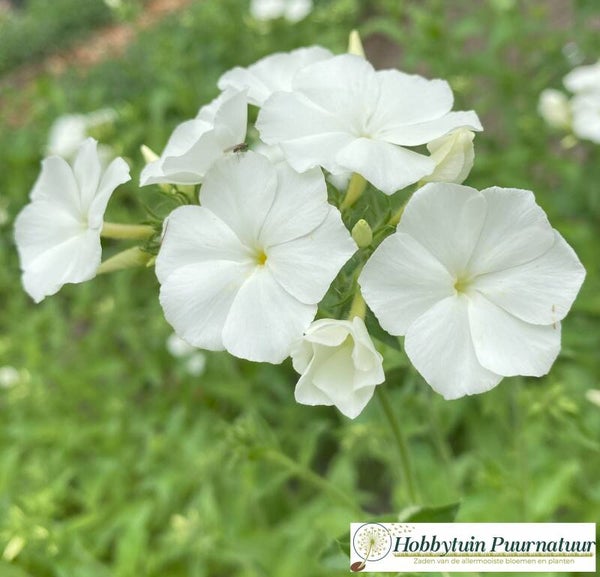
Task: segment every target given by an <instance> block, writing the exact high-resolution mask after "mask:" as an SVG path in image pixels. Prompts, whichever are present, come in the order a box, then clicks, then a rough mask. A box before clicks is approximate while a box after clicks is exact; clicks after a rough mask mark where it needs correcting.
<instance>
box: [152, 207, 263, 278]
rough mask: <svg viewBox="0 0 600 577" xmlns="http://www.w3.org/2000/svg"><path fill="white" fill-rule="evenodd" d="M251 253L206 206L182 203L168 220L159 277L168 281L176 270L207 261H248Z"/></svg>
mask: <svg viewBox="0 0 600 577" xmlns="http://www.w3.org/2000/svg"><path fill="white" fill-rule="evenodd" d="M252 256H253V255H252V254H251V252H250V251H249V250H248V248H247V247H245V246H244V245H242V243H241V242H240V240H239V238H238V237H237V235H236V234H235V233H234V232H233V231H232V230H231V229H230V228H229V227H228V226H227V225H226V224H225V223H224V222H223V221H222V220H221V219H220V218H218V217H217V216H215V215H214V214H213V213H212V212H211V211H209V210H207V209H206V208H205V207H200V206H181V207H179V208H177V209H175V210H174V211H173V212H172V213H171V214H170V215H169V216H168V217H167V221H166V223H165V232H164V238H163V240H162V244H161V247H160V251H159V253H158V256H157V258H156V276H157V278H158V280H159V282H161V283H163V282H165V281H166V280H167V279H168V277H169V275H171V274H172V273H173V272H174V271H175V270H177V269H178V268H181V267H185V266H188V265H193V264H196V263H199V262H204V261H232V262H238V263H240V264H244V263H245V264H249V263H251V262H253V261H252Z"/></svg>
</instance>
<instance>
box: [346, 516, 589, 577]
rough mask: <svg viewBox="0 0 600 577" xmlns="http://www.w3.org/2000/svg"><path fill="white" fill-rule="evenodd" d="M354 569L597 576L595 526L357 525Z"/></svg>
mask: <svg viewBox="0 0 600 577" xmlns="http://www.w3.org/2000/svg"><path fill="white" fill-rule="evenodd" d="M350 569H351V570H352V571H355V572H358V571H365V572H369V573H376V572H401V571H414V572H423V573H425V572H433V571H436V572H437V571H443V572H446V573H451V572H453V571H460V572H491V571H502V572H513V573H537V572H549V571H550V572H555V573H558V572H573V571H578V572H583V573H587V572H589V573H595V572H596V525H595V524H594V523H352V524H351V526H350Z"/></svg>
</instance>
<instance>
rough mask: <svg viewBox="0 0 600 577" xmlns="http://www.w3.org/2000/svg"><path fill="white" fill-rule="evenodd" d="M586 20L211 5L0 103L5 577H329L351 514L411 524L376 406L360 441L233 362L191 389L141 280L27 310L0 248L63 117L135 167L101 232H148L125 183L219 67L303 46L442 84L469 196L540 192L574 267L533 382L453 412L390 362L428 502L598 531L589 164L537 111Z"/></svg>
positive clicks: (150, 290)
mask: <svg viewBox="0 0 600 577" xmlns="http://www.w3.org/2000/svg"><path fill="white" fill-rule="evenodd" d="M64 1H66V0H64ZM99 4H102V3H101V2H100V3H99ZM53 6H58V3H56V4H54V3H53ZM595 10H596V11H597V8H596V9H595V6H594V2H592V3H589V2H587V3H586V2H541V1H536V2H528V3H517V2H512V1H510V0H488V1H482V2H477V3H473V2H470V1H468V0H461V1H458V2H452V3H448V2H442V1H439V0H427V1H424V2H421V1H419V2H417V1H410V2H409V1H405V2H402V1H397V0H371V1H369V2H359V1H358V0H331V1H317V2H316V9H315V11H314V12H313V13H312V14H311V15H310V16H309V17H308V18H307V19H306V20H304V21H302V22H300V23H298V24H294V25H290V24H288V23H286V22H284V21H277V22H273V23H270V24H268V23H258V22H254V21H252V20H251V19H250V17H249V15H248V14H247V3H246V2H245V1H244V0H219V1H216V0H204V1H202V2H194V3H192V5H191V6H190V7H189V8H188V9H186V10H184V11H182V12H180V13H177V14H175V15H173V16H171V17H169V18H166V19H165V20H164V21H163V22H162V23H161V24H160V26H158V27H157V28H155V29H153V30H148V31H145V32H143V33H141V34H140V36H139V39H138V41H137V42H136V43H135V44H133V45H132V46H131V47H130V49H129V51H128V53H127V55H126V56H125V57H124V58H123V59H120V60H118V61H107V62H105V63H103V64H101V65H99V66H97V67H95V68H93V69H91V70H87V71H80V70H73V71H71V72H70V73H69V74H67V75H65V76H62V77H60V78H51V77H47V76H45V77H41V78H39V79H38V80H37V81H36V82H35V83H34V84H33V85H31V86H29V87H27V88H26V91H25V92H23V90H19V91H14V93H13V94H11V93H10V92H11V91H10V90H9V91H7V93H6V94H5V101H4V109H3V110H2V111H0V122H1V123H2V124H1V125H0V126H1V128H0V150H2V153H1V154H0V209H1V210H2V211H4V214H5V218H4V220H2V219H0V222H2V224H0V271H1V272H0V302H2V313H1V314H0V366H12V367H15V368H17V369H18V370H19V371H20V381H19V382H18V383H17V384H16V385H14V386H13V387H11V388H7V389H0V416H1V422H2V425H1V428H0V430H1V432H2V434H1V435H0V552H3V560H2V561H0V575H2V576H3V577H4V575H6V576H7V577H11V576H12V577H24V576H33V577H72V576H73V575H85V576H86V577H87V576H89V577H108V576H110V577H115V576H116V577H129V576H131V577H134V576H135V577H137V576H141V575H144V576H146V575H147V576H149V577H166V576H168V577H204V576H207V577H208V576H210V577H218V576H221V575H223V576H224V575H235V576H236V577H237V576H239V577H255V576H259V575H260V576H262V575H269V576H281V577H288V576H291V575H296V574H297V573H298V568H299V567H302V572H303V573H305V574H307V575H311V576H317V577H318V576H321V575H322V576H326V575H327V576H330V575H337V574H339V575H342V574H346V573H347V570H348V563H347V560H346V558H345V557H344V555H343V554H342V553H340V552H338V550H337V548H336V546H335V543H334V542H333V541H334V539H335V538H336V537H338V536H340V535H342V534H343V533H344V532H346V531H347V530H348V523H349V522H350V521H358V520H361V514H360V513H358V512H357V511H356V510H355V509H354V508H353V506H352V505H351V504H348V503H347V502H346V499H345V497H344V495H348V496H350V500H351V501H354V502H356V503H357V504H359V505H361V506H362V507H363V508H364V509H365V510H366V511H368V512H369V513H370V514H372V515H374V516H375V515H381V514H385V513H391V512H397V511H399V510H400V509H402V508H403V507H404V506H405V505H406V503H407V500H406V495H405V492H404V489H403V486H402V483H401V480H400V479H399V477H398V474H397V470H396V467H395V465H394V464H395V462H396V454H395V452H394V451H393V450H390V443H391V438H390V436H389V431H388V430H387V429H386V428H385V423H384V422H383V420H382V418H381V414H380V411H379V407H378V405H377V403H375V402H373V403H371V404H370V405H369V407H368V408H367V409H366V410H365V412H364V413H363V414H362V415H361V417H360V418H359V419H357V420H356V421H349V420H347V419H344V418H343V417H342V416H340V415H339V414H338V413H337V412H336V411H335V409H329V408H324V407H318V408H311V407H305V406H300V405H297V404H296V403H295V402H294V400H293V387H294V384H295V380H296V376H295V374H294V372H293V371H292V369H291V367H290V366H289V364H284V365H283V366H282V367H273V366H270V365H254V364H250V363H246V362H243V361H239V360H237V359H233V358H231V357H229V356H228V355H226V354H216V353H215V354H208V355H207V359H208V362H207V369H206V372H205V374H203V375H202V376H200V377H191V376H189V375H188V374H187V373H186V371H185V368H184V366H183V364H182V363H181V362H180V361H178V360H176V359H173V358H172V357H171V356H170V355H169V354H168V352H167V351H166V349H165V341H166V338H167V337H168V335H169V334H170V329H169V327H168V325H167V323H166V321H164V319H163V317H162V313H161V310H160V306H159V304H158V299H157V292H158V283H157V281H156V279H155V277H154V275H153V273H152V271H149V270H148V271H144V270H139V271H126V272H123V273H119V274H115V275H112V276H107V277H100V278H97V279H95V280H94V281H91V282H89V283H85V284H83V285H77V286H70V285H67V286H66V287H64V288H63V289H62V290H61V292H60V293H59V294H58V295H56V296H54V297H49V298H47V299H46V300H45V301H44V302H43V303H42V304H40V305H37V306H36V305H34V304H33V303H32V302H31V301H30V300H29V298H28V297H27V295H26V294H25V293H24V292H23V291H22V289H21V288H20V284H19V272H18V261H17V258H16V253H15V248H14V246H13V242H12V230H11V227H12V220H13V219H14V216H15V215H16V214H17V212H18V211H19V210H20V208H21V207H22V206H23V205H24V204H25V203H26V201H27V194H28V192H29V190H30V188H31V186H32V184H33V182H34V180H35V177H36V175H37V173H38V171H39V162H40V158H41V156H42V154H43V152H42V151H43V147H44V144H45V140H46V137H47V131H48V128H49V126H50V125H51V123H52V121H53V120H54V118H56V117H57V116H58V115H60V114H63V113H67V112H88V111H92V110H95V109H97V108H101V107H106V106H111V107H114V108H115V109H116V110H117V112H118V114H119V117H118V120H117V121H116V124H115V126H114V128H113V130H112V131H110V132H109V133H107V134H105V135H104V140H105V142H106V143H108V144H110V145H111V146H113V147H114V148H115V150H116V151H117V153H118V154H122V155H124V156H126V157H127V158H128V160H129V162H130V165H131V166H132V175H133V177H134V183H133V184H129V185H126V186H124V187H121V188H120V189H119V190H118V191H117V193H116V194H115V195H114V197H113V201H112V202H111V205H110V206H109V213H108V215H107V220H114V221H119V220H134V219H135V218H139V219H143V218H144V209H143V206H144V204H150V205H151V206H153V207H154V208H158V209H161V208H164V207H161V205H160V201H159V197H158V195H157V194H156V193H155V192H154V191H153V190H152V188H151V187H148V188H144V189H142V190H139V189H138V188H137V187H136V186H135V181H136V180H137V176H138V175H139V171H140V170H141V168H142V159H141V156H140V154H139V152H138V151H139V145H140V144H142V143H146V144H148V145H150V146H151V147H153V148H155V149H156V150H157V151H160V150H161V149H162V147H163V146H164V144H165V142H166V140H167V138H168V136H169V134H170V133H171V131H172V129H173V128H174V127H175V125H176V124H178V123H179V122H181V121H182V120H184V119H187V118H189V117H192V116H194V115H195V114H196V112H197V109H198V108H199V107H200V106H201V105H202V104H204V103H206V102H208V101H209V100H210V99H211V98H212V97H214V96H215V95H216V94H217V88H216V80H217V78H218V77H219V76H220V75H221V74H222V73H223V72H224V71H225V70H227V69H229V68H231V67H232V66H235V65H247V64H250V63H252V62H254V61H255V60H256V59H258V58H260V57H261V56H263V55H266V54H269V53H271V52H274V51H279V50H290V49H292V48H296V47H299V46H306V45H310V44H314V43H319V44H322V45H324V46H327V47H328V48H330V49H332V50H333V51H336V52H342V51H344V50H345V46H346V41H347V34H348V32H349V30H350V29H351V28H353V27H358V28H359V30H360V31H361V33H362V35H363V39H364V41H365V44H366V48H367V55H368V56H369V57H371V58H372V59H373V60H374V61H377V60H378V59H379V60H383V59H385V60H386V62H389V61H390V59H392V60H395V65H397V66H398V67H399V68H401V69H403V70H405V71H407V72H418V73H423V74H425V75H427V76H429V77H442V78H446V79H448V80H449V81H450V83H451V85H452V86H453V89H454V91H455V94H456V99H457V105H456V109H470V108H473V109H475V110H476V111H477V112H478V113H479V114H480V116H481V118H482V122H483V124H484V127H485V128H486V130H485V132H483V133H481V134H478V135H477V137H476V139H475V146H476V158H475V167H474V169H473V172H472V174H471V176H470V177H469V179H468V181H467V184H470V185H472V186H475V187H478V188H485V187H487V186H493V185H499V186H515V187H523V188H529V189H532V190H534V191H535V193H536V195H537V198H538V202H539V203H540V204H541V205H542V207H543V208H544V209H545V210H546V211H547V212H548V214H549V217H550V219H551V221H552V223H553V225H554V226H555V227H556V228H558V229H559V230H560V231H561V232H562V233H563V234H564V236H565V237H566V238H567V240H568V241H569V243H570V244H572V246H573V247H574V248H575V249H576V251H577V252H578V254H579V255H580V258H581V259H582V261H583V262H584V264H585V266H586V268H587V270H588V277H587V279H586V282H585V284H584V288H583V290H582V293H581V295H580V297H579V298H578V300H577V302H576V304H575V307H574V310H573V312H572V313H571V315H570V316H569V317H568V318H567V319H566V321H565V323H564V327H563V351H562V353H561V357H560V359H559V360H558V361H557V363H556V365H555V366H554V368H553V370H552V372H551V373H550V375H549V376H548V377H546V378H544V379H525V378H513V379H506V380H505V381H503V382H502V383H501V384H500V385H499V386H498V387H497V388H496V389H494V390H493V391H491V392H489V393H486V394H485V395H481V396H477V397H472V398H466V399H462V400H460V401H454V402H446V401H444V400H443V399H442V398H441V397H439V396H437V395H435V394H434V393H432V392H431V391H430V389H429V387H427V385H426V384H424V383H423V381H422V380H421V379H420V377H419V376H418V375H417V374H416V373H415V372H414V371H413V370H412V369H411V368H410V367H409V365H408V363H407V361H406V359H405V358H404V357H403V356H401V355H396V356H394V355H392V354H391V353H390V354H389V355H387V356H386V360H387V364H388V374H389V380H388V381H389V382H388V384H389V389H390V394H391V396H392V398H393V400H394V403H395V406H396V408H397V412H398V415H399V418H400V420H401V422H402V424H403V427H404V428H405V431H406V434H407V435H408V437H409V440H410V444H411V449H412V452H413V458H414V466H415V469H416V471H417V476H418V479H419V489H420V493H421V497H422V500H423V502H424V503H427V504H432V505H443V504H447V503H452V502H456V501H460V502H461V506H460V509H459V513H458V518H457V520H460V521H524V520H527V521H592V522H593V521H597V519H598V518H600V486H599V484H598V479H597V471H598V470H599V469H600V444H599V442H598V439H599V438H600V419H599V418H598V416H599V411H600V407H597V406H595V405H592V404H591V403H590V402H588V401H587V400H586V398H585V393H586V391H587V390H588V389H590V388H600V364H599V361H598V355H597V351H598V350H599V348H600V326H599V324H598V318H599V315H600V297H599V296H598V295H600V270H599V266H600V265H599V264H598V259H597V246H598V242H599V241H600V238H599V236H600V235H599V226H598V225H599V219H600V198H599V197H600V191H599V189H598V186H597V182H598V181H599V180H600V162H599V161H600V149H599V147H598V146H596V145H593V144H591V143H581V144H579V145H577V146H576V147H574V148H570V149H564V148H562V147H561V145H560V139H561V135H558V134H556V133H553V132H552V131H550V130H549V129H547V128H546V127H545V126H544V124H543V121H542V120H541V119H540V118H539V117H538V116H537V114H536V106H537V97H538V95H539V92H540V91H541V90H542V89H543V88H546V87H550V86H551V87H556V88H559V87H560V81H561V78H562V76H563V75H564V74H565V73H566V72H567V71H568V70H569V69H570V68H571V66H572V64H571V62H570V61H569V60H568V58H567V57H565V46H567V47H569V46H570V47H571V48H567V54H571V55H572V54H574V52H573V50H574V49H575V48H576V50H577V54H579V55H580V58H581V59H583V60H585V62H586V63H591V62H594V61H595V60H596V59H597V58H598V56H599V55H600V45H599V38H598V33H597V29H594V28H593V26H594V19H593V16H594V15H596V16H597V14H596V11H595ZM44 14H45V15H46V16H47V18H48V19H53V18H57V19H60V18H63V17H65V16H67V17H70V16H69V15H68V14H67V12H63V11H61V10H59V9H58V8H56V9H55V8H52V9H51V8H49V7H47V8H46V11H45V12H44ZM67 20H68V18H67ZM573 43H576V46H575V45H574V44H573ZM532 46H534V47H535V49H532ZM569 50H570V51H571V52H568V51H569ZM13 62H14V63H16V61H13ZM24 102H26V103H27V106H26V107H23V103H24ZM16 111H19V113H18V114H16ZM15 124H18V125H19V127H18V128H17V129H15V128H14V126H15ZM115 250H117V245H111V244H106V245H105V252H106V254H110V252H111V251H115ZM315 473H317V474H318V475H321V476H322V478H324V479H326V480H327V481H328V482H329V483H330V484H331V486H333V487H334V489H324V488H323V486H322V484H319V481H318V480H315V478H314V474H315ZM363 515H364V514H363ZM363 518H364V517H363Z"/></svg>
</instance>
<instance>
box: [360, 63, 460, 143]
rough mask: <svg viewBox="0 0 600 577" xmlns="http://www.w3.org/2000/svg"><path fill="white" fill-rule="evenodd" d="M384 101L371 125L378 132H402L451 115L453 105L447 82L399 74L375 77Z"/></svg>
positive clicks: (392, 72)
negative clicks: (382, 130) (409, 126)
mask: <svg viewBox="0 0 600 577" xmlns="http://www.w3.org/2000/svg"><path fill="white" fill-rule="evenodd" d="M376 75H377V80H378V82H379V84H380V86H381V97H380V100H379V106H378V107H377V110H376V112H375V115H374V116H373V117H372V119H371V125H372V126H373V127H374V129H375V130H379V129H384V130H391V131H396V130H402V127H404V126H406V125H407V124H408V125H411V124H419V123H422V122H427V121H430V120H436V119H438V118H440V117H441V116H443V115H444V114H447V113H448V112H450V109H451V108H452V104H453V102H454V96H453V95H452V90H451V89H450V86H449V85H448V83H447V82H446V81H445V80H439V79H436V80H428V79H426V78H423V77H422V76H418V75H416V74H406V73H404V72H400V71H399V70H380V71H378V72H377V73H376Z"/></svg>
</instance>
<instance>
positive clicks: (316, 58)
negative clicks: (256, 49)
mask: <svg viewBox="0 0 600 577" xmlns="http://www.w3.org/2000/svg"><path fill="white" fill-rule="evenodd" d="M329 58H333V53H332V52H330V51H329V50H327V49H326V48H322V47H321V46H309V47H307V48H297V49H296V50H292V51H291V52H276V53H275V54H270V55H269V56H265V57H264V58H261V59H260V60H258V61H257V62H255V63H254V64H252V65H250V66H248V67H247V68H242V67H241V66H236V67H235V68H232V69H231V70H228V71H227V72H225V74H223V75H222V76H221V78H219V82H218V85H219V88H220V89H221V90H226V89H227V88H233V89H235V90H240V91H241V90H247V91H248V102H249V103H250V104H254V105H256V106H262V105H263V104H264V103H265V101H266V100H267V98H269V96H271V94H273V92H277V91H279V90H283V91H290V90H291V89H292V79H293V78H294V76H295V75H296V73H297V72H298V71H299V70H301V69H302V68H304V67H305V66H308V65H309V64H313V63H315V62H320V61H321V60H328V59H329Z"/></svg>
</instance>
